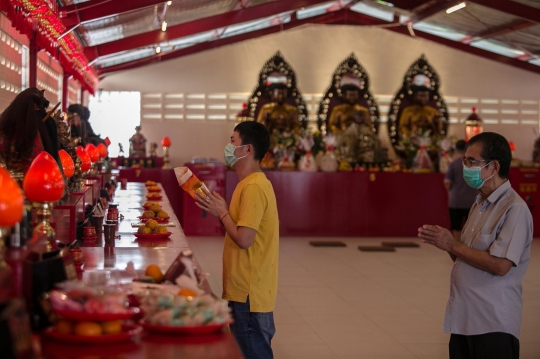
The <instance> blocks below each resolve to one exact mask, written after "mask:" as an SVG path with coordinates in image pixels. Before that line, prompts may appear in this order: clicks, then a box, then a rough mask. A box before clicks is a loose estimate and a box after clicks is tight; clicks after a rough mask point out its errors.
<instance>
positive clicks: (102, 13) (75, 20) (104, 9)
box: [58, 0, 166, 28]
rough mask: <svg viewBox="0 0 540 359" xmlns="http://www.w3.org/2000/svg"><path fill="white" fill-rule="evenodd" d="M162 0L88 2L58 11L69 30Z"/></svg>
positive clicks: (95, 0) (93, 0) (152, 4)
mask: <svg viewBox="0 0 540 359" xmlns="http://www.w3.org/2000/svg"><path fill="white" fill-rule="evenodd" d="M165 2H166V1H164V0H129V1H126V0H123V1H122V0H120V1H118V0H117V1H114V0H90V1H86V2H83V3H79V4H73V5H68V6H63V7H61V8H59V9H58V12H59V14H60V17H61V18H62V23H63V24H64V26H66V27H67V28H71V27H74V26H77V25H79V24H82V23H84V22H88V21H93V20H98V19H102V18H105V17H109V16H114V15H119V14H122V13H125V12H130V11H135V10H140V9H143V8H146V7H150V6H154V5H158V4H163V3H165Z"/></svg>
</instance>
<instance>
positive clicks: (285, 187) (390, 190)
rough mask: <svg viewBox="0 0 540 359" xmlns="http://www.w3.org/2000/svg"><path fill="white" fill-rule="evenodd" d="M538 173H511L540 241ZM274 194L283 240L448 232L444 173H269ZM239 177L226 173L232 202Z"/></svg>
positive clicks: (520, 170)
mask: <svg viewBox="0 0 540 359" xmlns="http://www.w3.org/2000/svg"><path fill="white" fill-rule="evenodd" d="M539 172H540V169H538V168H512V169H511V174H510V180H511V183H512V186H513V188H514V189H515V190H516V191H518V193H519V194H520V195H521V196H522V197H523V198H524V199H525V201H526V202H527V204H528V205H529V208H530V209H531V212H532V214H533V221H534V227H535V232H534V234H535V237H539V236H540V209H539V206H535V204H536V203H540V195H539V193H538V192H537V188H536V187H537V182H538V177H539V176H540V173H539ZM265 174H266V176H267V177H268V179H269V180H270V182H272V185H273V187H274V191H275V193H276V198H277V204H278V213H279V223H280V235H281V236H362V237H366V236H373V237H408V236H417V234H418V227H420V226H422V225H423V224H438V225H440V226H443V227H446V228H449V226H450V218H449V215H448V209H447V206H448V195H447V193H446V190H445V188H444V185H443V178H444V175H443V174H440V173H432V174H413V173H401V172H398V173H386V172H374V173H369V172H337V173H323V172H316V173H307V172H279V171H267V172H265ZM237 183H238V177H237V175H236V173H235V172H234V171H227V173H226V179H225V195H226V198H227V201H230V199H231V197H232V193H233V191H234V188H235V187H236V184H237Z"/></svg>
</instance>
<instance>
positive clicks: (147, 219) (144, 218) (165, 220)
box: [137, 216, 171, 223]
mask: <svg viewBox="0 0 540 359" xmlns="http://www.w3.org/2000/svg"><path fill="white" fill-rule="evenodd" d="M137 218H139V219H140V220H141V222H142V223H146V222H148V221H149V220H150V219H153V220H154V221H157V223H169V219H171V217H165V218H157V217H154V218H146V217H143V216H139V217H137Z"/></svg>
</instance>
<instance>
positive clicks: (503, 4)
mask: <svg viewBox="0 0 540 359" xmlns="http://www.w3.org/2000/svg"><path fill="white" fill-rule="evenodd" d="M468 1H469V2H472V3H475V4H478V5H482V6H485V7H488V8H490V9H494V10H498V11H500V12H504V13H506V14H508V15H512V16H517V17H520V18H522V19H525V20H528V21H531V22H534V23H537V24H540V9H537V8H535V7H532V6H527V5H524V4H521V3H518V2H515V1H510V0H468Z"/></svg>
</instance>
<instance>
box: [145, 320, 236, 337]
mask: <svg viewBox="0 0 540 359" xmlns="http://www.w3.org/2000/svg"><path fill="white" fill-rule="evenodd" d="M139 324H140V325H141V326H142V327H143V328H144V329H146V330H148V331H149V332H154V333H161V334H185V335H201V334H211V333H215V332H218V331H220V330H221V329H223V328H224V327H226V326H227V325H229V322H224V323H221V324H210V325H197V326H175V325H160V324H150V323H147V322H145V321H144V320H141V321H140V322H139Z"/></svg>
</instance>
